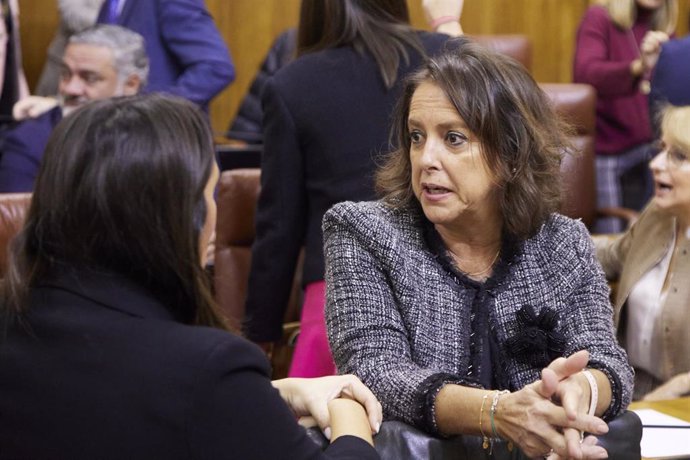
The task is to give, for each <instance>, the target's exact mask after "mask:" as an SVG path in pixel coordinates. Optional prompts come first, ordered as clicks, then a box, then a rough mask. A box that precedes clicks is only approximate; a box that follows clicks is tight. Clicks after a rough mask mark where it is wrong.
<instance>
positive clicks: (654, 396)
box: [642, 372, 690, 401]
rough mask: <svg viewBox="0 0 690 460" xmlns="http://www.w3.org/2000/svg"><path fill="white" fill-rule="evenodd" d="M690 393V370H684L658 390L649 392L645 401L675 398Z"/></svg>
mask: <svg viewBox="0 0 690 460" xmlns="http://www.w3.org/2000/svg"><path fill="white" fill-rule="evenodd" d="M687 393H690V372H683V373H681V374H678V375H676V376H675V377H673V378H671V379H669V380H668V381H667V382H666V383H664V384H663V385H661V386H660V387H658V388H657V389H656V390H654V391H652V392H650V393H647V394H646V395H645V396H644V398H642V399H643V400H644V401H659V400H663V399H675V398H680V397H681V396H683V395H685V394H687Z"/></svg>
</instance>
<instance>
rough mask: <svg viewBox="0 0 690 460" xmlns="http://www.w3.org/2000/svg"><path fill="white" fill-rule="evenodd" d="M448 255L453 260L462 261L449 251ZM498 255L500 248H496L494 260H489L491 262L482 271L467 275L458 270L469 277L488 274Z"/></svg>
mask: <svg viewBox="0 0 690 460" xmlns="http://www.w3.org/2000/svg"><path fill="white" fill-rule="evenodd" d="M450 253H451V254H452V255H453V257H454V258H455V259H459V260H462V259H460V258H459V257H458V256H457V255H455V253H454V252H453V251H450ZM499 254H501V248H500V247H499V248H498V251H496V255H495V256H494V258H493V259H491V262H489V265H487V266H486V267H484V268H483V269H482V270H479V271H478V272H472V273H468V272H466V271H464V270H462V269H460V270H461V271H462V272H463V273H465V275H467V276H469V277H473V276H478V275H482V274H484V273H486V272H488V271H489V270H490V269H491V267H493V266H494V264H495V263H496V261H497V260H498V256H499ZM458 268H459V267H458Z"/></svg>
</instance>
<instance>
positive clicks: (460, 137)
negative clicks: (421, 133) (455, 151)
mask: <svg viewBox="0 0 690 460" xmlns="http://www.w3.org/2000/svg"><path fill="white" fill-rule="evenodd" d="M446 140H447V141H448V143H449V144H450V145H453V146H459V145H462V144H464V143H465V142H467V137H466V136H465V135H464V134H460V133H454V132H451V133H448V134H447V135H446Z"/></svg>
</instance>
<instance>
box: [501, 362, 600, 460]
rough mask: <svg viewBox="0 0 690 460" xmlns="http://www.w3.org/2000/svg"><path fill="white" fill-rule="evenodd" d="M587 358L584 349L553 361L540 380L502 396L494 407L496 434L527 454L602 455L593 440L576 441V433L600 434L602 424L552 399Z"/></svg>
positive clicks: (578, 437) (584, 412)
mask: <svg viewBox="0 0 690 460" xmlns="http://www.w3.org/2000/svg"><path fill="white" fill-rule="evenodd" d="M588 359H589V357H588V354H587V353H586V352H580V353H576V354H574V355H572V356H570V357H569V358H560V359H558V360H555V361H554V362H553V363H551V364H550V365H549V367H547V368H546V369H544V371H543V372H542V379H541V380H539V381H537V382H534V383H532V384H530V385H527V386H526V387H524V388H523V389H521V390H519V391H516V392H514V393H511V394H508V395H505V396H502V397H501V398H500V400H499V405H498V408H497V410H496V426H497V430H498V432H499V434H500V435H501V436H502V437H504V438H506V439H509V440H511V441H513V442H514V443H516V444H517V445H518V446H519V447H520V448H521V449H522V451H523V452H524V453H525V454H526V455H528V456H530V457H540V456H541V457H543V456H548V455H549V454H552V453H555V454H556V455H558V456H559V457H560V458H606V457H607V456H608V454H607V453H606V450H605V449H603V448H602V447H599V446H596V445H595V441H596V439H594V440H588V441H587V442H585V443H582V444H581V443H580V442H579V441H580V436H579V432H582V431H586V432H590V433H593V434H604V433H606V432H607V431H608V426H607V425H606V423H605V422H604V421H603V420H601V419H600V418H598V417H594V416H590V415H587V413H586V409H584V410H580V411H578V412H577V413H576V414H574V415H575V416H574V417H573V414H570V413H569V412H572V411H571V410H568V411H566V409H565V408H564V407H563V406H561V405H559V403H557V402H554V401H553V398H554V396H556V394H557V392H559V391H563V385H564V382H565V381H566V380H568V379H569V378H571V377H572V376H573V375H575V374H576V373H578V372H580V371H581V370H582V369H584V367H585V366H586V365H587V361H588ZM569 384H572V382H570V383H569ZM585 406H586V405H585Z"/></svg>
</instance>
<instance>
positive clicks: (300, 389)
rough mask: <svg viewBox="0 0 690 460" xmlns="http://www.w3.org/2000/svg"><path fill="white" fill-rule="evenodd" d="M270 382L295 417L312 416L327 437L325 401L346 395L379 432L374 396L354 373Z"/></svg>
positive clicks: (378, 407) (380, 415)
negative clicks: (362, 410) (355, 402)
mask: <svg viewBox="0 0 690 460" xmlns="http://www.w3.org/2000/svg"><path fill="white" fill-rule="evenodd" d="M272 384H273V386H274V387H275V388H276V389H278V391H279V392H280V396H281V397H282V398H283V400H284V401H285V402H286V403H287V405H288V406H289V407H290V409H292V411H293V412H294V413H295V415H296V416H297V417H301V418H304V417H311V418H313V419H314V421H315V422H316V424H317V425H318V426H319V428H321V430H322V431H323V432H324V434H325V435H326V437H327V438H329V439H330V433H331V430H330V417H329V412H328V402H329V401H331V400H333V399H336V398H348V399H352V400H354V401H357V402H359V403H360V404H361V405H362V406H364V409H365V410H366V413H367V418H368V420H369V425H370V426H371V432H372V433H378V431H379V428H380V427H381V421H382V419H383V412H382V409H381V404H380V403H379V401H378V399H376V396H374V394H373V393H372V392H371V390H369V388H367V387H366V386H365V385H364V384H363V383H362V382H361V381H360V380H359V379H358V378H357V377H355V376H354V375H333V376H328V377H319V378H311V379H306V378H287V379H281V380H274V381H273V382H272Z"/></svg>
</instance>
